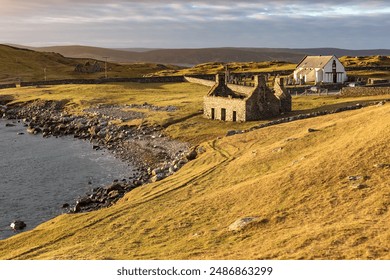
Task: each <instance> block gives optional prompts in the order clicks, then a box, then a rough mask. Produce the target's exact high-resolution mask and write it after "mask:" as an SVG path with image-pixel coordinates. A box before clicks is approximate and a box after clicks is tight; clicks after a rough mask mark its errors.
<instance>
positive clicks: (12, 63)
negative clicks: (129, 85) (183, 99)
mask: <svg viewBox="0 0 390 280" xmlns="http://www.w3.org/2000/svg"><path fill="white" fill-rule="evenodd" d="M87 61H90V62H91V63H94V62H95V61H96V60H94V59H79V58H66V57H63V56H62V55H60V54H57V53H48V52H35V51H31V50H26V49H18V48H13V47H9V46H6V45H0V65H1V67H0V83H15V82H17V81H19V79H20V80H21V81H23V82H26V81H43V80H44V78H45V73H44V69H46V78H47V80H59V79H97V78H104V76H105V73H104V71H102V72H98V73H93V74H87V73H76V72H75V71H74V69H75V66H76V65H77V64H80V63H81V64H85V63H86V62H87ZM99 64H100V66H101V67H102V69H104V62H103V61H99ZM166 68H173V69H177V67H175V66H164V65H161V64H155V63H133V64H115V63H108V64H107V69H108V77H109V78H116V77H140V76H143V75H145V74H149V73H153V72H156V71H160V70H161V69H166Z"/></svg>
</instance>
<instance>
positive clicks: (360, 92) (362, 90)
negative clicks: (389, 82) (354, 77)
mask: <svg viewBox="0 0 390 280" xmlns="http://www.w3.org/2000/svg"><path fill="white" fill-rule="evenodd" d="M384 94H390V87H344V88H342V89H341V96H372V95H384Z"/></svg>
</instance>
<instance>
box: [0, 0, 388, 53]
mask: <svg viewBox="0 0 390 280" xmlns="http://www.w3.org/2000/svg"><path fill="white" fill-rule="evenodd" d="M0 4H1V6H2V9H0V32H1V34H2V36H1V37H2V38H1V40H6V41H8V42H15V43H29V42H30V43H34V44H45V42H51V43H54V42H55V43H56V44H61V43H60V42H63V44H68V43H72V44H88V45H98V46H119V47H128V46H134V47H147V46H149V47H208V46H214V47H216V46H233V45H234V46H265V47H267V46H269V47H278V46H280V47H288V46H291V47H296V46H298V45H299V46H301V47H305V46H307V47H309V46H313V45H317V46H336V47H347V45H348V44H350V45H351V47H355V46H356V47H357V46H364V45H366V46H371V47H379V46H382V47H386V46H387V45H390V44H389V39H387V38H386V36H383V34H386V30H387V29H389V26H390V24H389V18H390V17H389V13H390V10H389V9H390V8H389V5H388V4H387V1H359V0H358V1H348V0H347V1H339V0H338V1H336V0H329V1H316V0H314V1H313V0H297V1H287V0H279V1H268V2H266V1H247V0H242V1H240V0H234V1H233V0H224V1H222V0H215V1H204V0H199V1H178V0H170V1H169V0H168V1H161V0H159V1H156V0H146V1H131V0H128V1H126V0H122V1H115V2H109V3H107V1H106V0H77V1H76V0H51V1H50V0H40V1H38V0H30V1H27V0H25V1H21V0H0ZM362 10H363V11H362ZM368 12H369V13H368ZM380 32H382V35H381V36H380V35H379V33H380ZM3 34H5V35H3ZM362 35H363V36H362ZM231 38H234V41H231ZM362 38H364V40H363V39H362ZM46 44H47V43H46Z"/></svg>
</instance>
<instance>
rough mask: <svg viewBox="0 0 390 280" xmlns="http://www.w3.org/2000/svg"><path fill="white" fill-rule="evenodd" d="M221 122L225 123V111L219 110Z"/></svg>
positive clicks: (223, 109)
mask: <svg viewBox="0 0 390 280" xmlns="http://www.w3.org/2000/svg"><path fill="white" fill-rule="evenodd" d="M221 121H226V109H225V108H222V109H221Z"/></svg>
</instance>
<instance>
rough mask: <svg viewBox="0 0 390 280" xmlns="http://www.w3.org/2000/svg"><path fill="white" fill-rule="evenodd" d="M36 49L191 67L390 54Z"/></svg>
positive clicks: (383, 51)
mask: <svg viewBox="0 0 390 280" xmlns="http://www.w3.org/2000/svg"><path fill="white" fill-rule="evenodd" d="M24 48H29V49H33V50H36V51H45V52H57V53H60V54H62V55H64V56H66V57H74V58H93V59H99V60H104V59H105V57H108V61H111V62H120V63H133V62H153V63H167V64H176V65H186V66H193V65H196V64H201V63H206V62H249V61H272V60H279V61H280V60H281V61H290V62H293V63H297V62H299V61H300V60H301V59H302V58H303V57H304V56H305V55H330V54H334V55H336V56H338V57H341V56H368V55H390V50H389V49H377V50H347V49H337V48H308V49H290V48H201V49H142V48H138V49H109V48H98V47H90V46H53V47H39V48H34V47H24Z"/></svg>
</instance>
